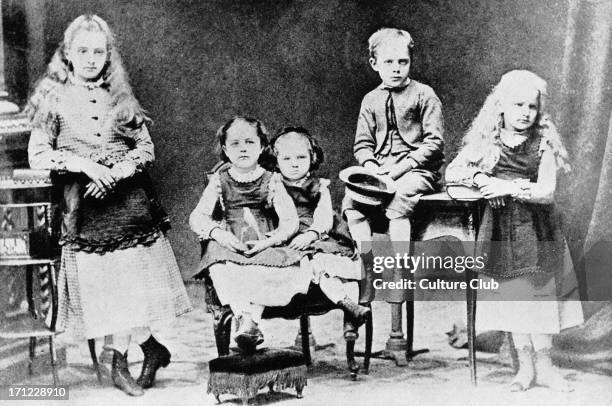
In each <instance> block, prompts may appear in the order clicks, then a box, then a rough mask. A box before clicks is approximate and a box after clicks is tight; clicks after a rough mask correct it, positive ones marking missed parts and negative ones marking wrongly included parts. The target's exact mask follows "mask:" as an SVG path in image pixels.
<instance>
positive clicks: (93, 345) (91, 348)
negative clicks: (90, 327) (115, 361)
mask: <svg viewBox="0 0 612 406" xmlns="http://www.w3.org/2000/svg"><path fill="white" fill-rule="evenodd" d="M87 344H88V345H89V355H90V356H91V362H92V363H93V366H94V369H95V370H96V376H97V377H98V382H100V383H102V373H101V372H100V364H99V362H98V355H97V353H96V339H95V338H90V339H89V340H87Z"/></svg>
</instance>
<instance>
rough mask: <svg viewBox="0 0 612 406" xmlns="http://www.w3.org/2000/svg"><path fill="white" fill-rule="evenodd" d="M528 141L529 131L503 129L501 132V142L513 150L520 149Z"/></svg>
mask: <svg viewBox="0 0 612 406" xmlns="http://www.w3.org/2000/svg"><path fill="white" fill-rule="evenodd" d="M528 139H529V131H528V130H523V131H516V130H509V129H507V128H502V129H500V132H499V141H500V142H501V143H502V144H503V145H505V146H506V147H508V148H510V149H512V150H516V149H518V148H520V147H521V146H522V145H523V144H525V142H526V141H527V140H528Z"/></svg>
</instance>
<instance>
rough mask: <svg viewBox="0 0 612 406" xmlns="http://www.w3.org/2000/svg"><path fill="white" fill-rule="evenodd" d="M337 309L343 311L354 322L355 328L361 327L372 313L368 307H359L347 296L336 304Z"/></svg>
mask: <svg viewBox="0 0 612 406" xmlns="http://www.w3.org/2000/svg"><path fill="white" fill-rule="evenodd" d="M337 304H338V307H340V308H341V309H342V310H344V312H345V313H348V315H349V316H350V317H351V318H352V319H353V320H354V322H355V324H356V325H355V327H359V326H361V325H362V324H363V323H365V321H366V318H367V317H368V316H369V315H370V314H371V313H372V310H370V308H369V307H366V306H362V305H359V304H357V303H355V302H353V301H352V300H351V299H350V298H349V297H348V296H346V297H345V298H344V299H342V300H340V301H339V302H338V303H337Z"/></svg>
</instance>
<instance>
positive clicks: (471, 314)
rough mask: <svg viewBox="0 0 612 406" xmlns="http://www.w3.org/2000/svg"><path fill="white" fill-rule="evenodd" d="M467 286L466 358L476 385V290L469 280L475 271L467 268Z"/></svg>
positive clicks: (471, 377) (473, 383)
mask: <svg viewBox="0 0 612 406" xmlns="http://www.w3.org/2000/svg"><path fill="white" fill-rule="evenodd" d="M465 275H466V280H467V282H468V287H467V289H466V291H465V292H466V293H465V294H466V305H467V336H468V359H469V365H470V380H471V382H472V385H474V386H476V385H477V379H476V349H475V347H474V345H475V340H476V290H474V289H472V288H471V287H470V280H472V279H473V278H474V277H475V275H476V274H475V272H473V271H471V270H468V271H466V273H465Z"/></svg>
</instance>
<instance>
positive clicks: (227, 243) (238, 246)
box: [210, 228, 248, 254]
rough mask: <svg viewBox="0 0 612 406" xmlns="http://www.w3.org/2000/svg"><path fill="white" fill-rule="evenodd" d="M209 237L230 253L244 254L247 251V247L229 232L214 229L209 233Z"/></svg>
mask: <svg viewBox="0 0 612 406" xmlns="http://www.w3.org/2000/svg"><path fill="white" fill-rule="evenodd" d="M210 237H211V238H212V239H213V240H215V241H217V242H218V243H219V244H220V245H222V246H223V247H225V248H227V249H228V250H230V251H233V252H245V251H247V250H248V248H247V246H246V245H245V244H243V243H242V242H241V241H240V240H239V239H238V238H236V236H235V235H234V234H232V233H230V232H229V231H226V230H222V229H220V228H215V229H214V230H213V231H212V233H210ZM245 254H246V253H245Z"/></svg>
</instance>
